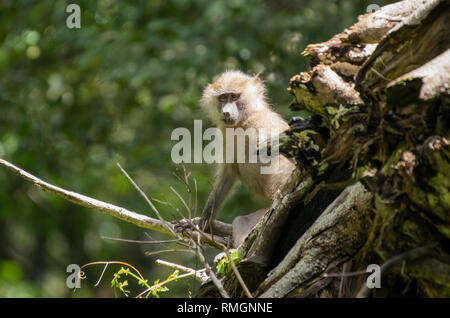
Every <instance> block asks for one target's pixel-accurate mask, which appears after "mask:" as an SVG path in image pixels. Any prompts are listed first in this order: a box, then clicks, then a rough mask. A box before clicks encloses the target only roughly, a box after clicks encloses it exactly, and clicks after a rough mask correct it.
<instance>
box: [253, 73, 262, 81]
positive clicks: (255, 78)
mask: <svg viewBox="0 0 450 318" xmlns="http://www.w3.org/2000/svg"><path fill="white" fill-rule="evenodd" d="M261 73H262V71H259V72H258V73H256V74H255V75H253V80H254V81H255V82H257V83H262V79H261V78H260V77H259V75H261Z"/></svg>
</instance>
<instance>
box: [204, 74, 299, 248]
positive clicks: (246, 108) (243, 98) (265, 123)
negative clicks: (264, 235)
mask: <svg viewBox="0 0 450 318" xmlns="http://www.w3.org/2000/svg"><path fill="white" fill-rule="evenodd" d="M231 93H234V94H240V95H239V100H238V102H239V103H240V104H239V105H241V108H240V109H239V121H238V122H236V123H233V124H232V125H227V124H225V123H224V121H223V120H221V114H220V107H221V104H220V102H219V101H218V97H219V96H220V95H222V94H231ZM265 94H266V90H265V87H264V85H263V83H262V81H261V80H260V79H259V78H258V77H256V76H253V77H252V76H249V75H246V74H244V73H242V72H240V71H227V72H225V73H223V74H221V75H220V76H219V77H218V78H217V80H216V81H214V82H213V83H212V84H209V85H208V86H207V87H206V88H205V90H204V92H203V96H202V99H201V104H202V107H203V108H204V109H205V110H206V112H207V113H208V114H209V116H210V117H211V119H212V120H213V122H214V123H215V125H216V126H217V127H218V128H219V129H220V130H221V131H222V133H223V136H224V143H225V142H226V138H225V136H226V132H225V130H226V128H228V127H232V128H243V129H244V130H245V129H248V128H255V129H256V130H257V129H258V128H266V129H267V133H268V134H269V136H267V137H274V136H277V135H279V134H280V133H281V132H283V131H284V130H286V129H288V128H289V125H288V124H287V123H286V122H285V121H284V120H283V119H282V118H281V116H280V115H278V114H277V113H276V112H274V111H273V110H272V109H271V108H270V107H269V105H268V104H267V102H266V97H265ZM255 138H257V136H252V138H249V139H251V140H249V141H250V142H256V140H255ZM223 149H224V151H223V152H224V155H226V147H224V148H223ZM234 153H235V156H236V148H235V151H234ZM246 153H248V143H246ZM261 166H262V163H260V162H257V163H248V162H245V163H236V161H234V163H221V164H218V166H217V171H216V178H215V179H216V180H215V183H214V186H213V189H212V191H211V194H210V196H209V198H208V201H207V203H206V206H205V208H204V210H203V213H202V217H201V219H200V221H201V222H200V225H202V226H203V227H204V228H205V227H206V226H205V225H208V224H212V222H211V220H214V219H215V218H216V216H217V214H218V212H219V209H220V206H221V204H222V202H223V201H224V200H225V198H226V196H227V194H228V193H229V192H230V189H231V188H232V187H233V185H234V184H235V183H236V181H237V180H238V179H241V180H243V181H244V182H245V183H246V184H247V185H248V187H249V188H250V190H251V191H252V192H253V193H254V194H255V195H258V196H262V197H263V198H266V199H267V201H268V203H269V202H270V201H271V200H273V199H274V197H275V195H276V193H277V191H279V190H280V189H281V188H282V187H283V185H284V184H285V183H286V181H287V179H288V177H289V176H290V174H291V173H292V170H293V169H294V164H293V163H291V162H290V161H289V160H288V159H286V158H285V157H283V156H282V155H280V156H279V166H278V169H277V170H276V171H274V173H272V174H261ZM262 212H264V211H262V210H259V211H257V212H255V213H253V214H249V215H246V216H244V217H237V218H236V219H235V220H234V222H233V241H234V246H237V245H239V244H240V243H241V241H242V239H243V238H244V237H245V235H246V234H247V233H248V232H249V231H250V230H251V228H252V227H253V226H254V225H255V224H256V222H257V221H258V220H259V218H260V217H261V216H262V215H263V213H262ZM209 230H210V231H214V229H209ZM215 234H218V233H215ZM220 234H221V235H223V233H220Z"/></svg>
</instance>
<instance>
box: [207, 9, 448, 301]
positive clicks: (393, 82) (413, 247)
mask: <svg viewBox="0 0 450 318" xmlns="http://www.w3.org/2000/svg"><path fill="white" fill-rule="evenodd" d="M448 30H450V3H449V1H438V0H428V1H423V0H420V1H415V0H414V1H413V0H411V1H401V2H398V3H395V4H392V5H388V6H385V7H383V8H381V9H380V10H378V11H376V12H374V13H369V14H366V15H362V16H360V17H359V21H358V22H357V23H356V24H354V25H353V26H351V27H350V28H348V29H346V30H345V31H344V32H342V33H340V34H337V35H335V36H334V37H333V38H331V39H330V40H329V41H327V42H324V43H319V44H313V45H309V46H308V47H307V48H306V49H305V51H304V52H303V54H304V55H305V56H307V57H309V58H310V61H311V64H310V69H308V70H307V71H305V72H301V73H300V74H298V75H295V76H294V77H292V79H291V80H290V85H289V88H288V89H289V90H290V92H291V93H292V95H293V96H294V99H293V102H292V104H291V106H290V108H291V109H292V110H294V111H295V110H307V111H310V112H312V113H313V114H314V115H313V116H311V117H310V118H308V119H302V118H293V120H292V121H291V123H290V126H291V129H290V130H289V131H288V132H287V133H285V134H283V135H282V136H281V138H280V151H281V152H282V153H284V154H285V155H286V156H288V157H291V158H294V159H295V160H296V162H297V170H296V171H295V173H294V174H293V175H292V176H291V178H290V180H289V182H288V184H287V185H286V187H285V188H284V189H283V191H281V193H280V194H279V196H278V197H277V199H276V200H275V201H274V202H273V204H272V206H271V209H270V210H269V212H268V213H267V214H266V215H265V216H264V217H263V218H262V220H261V221H260V222H259V223H258V224H257V225H256V227H255V228H254V229H253V231H252V232H251V233H250V234H249V235H248V236H247V238H246V240H245V241H244V242H243V244H242V245H241V246H240V247H239V248H238V252H239V256H240V259H241V260H240V262H239V264H238V268H239V270H240V272H241V275H242V276H243V278H244V280H245V282H246V284H247V286H248V287H249V289H250V290H251V291H252V293H253V294H254V295H255V296H259V297H355V296H359V297H369V296H370V297H399V296H422V297H450V256H449V254H450V248H449V247H450V245H449V242H450V240H449V239H450V138H449V137H450V136H449V132H450V128H449V127H450V103H449V101H450V97H449V92H450V80H449V79H450V50H449V44H450V34H449V31H448ZM370 264H376V265H379V266H380V271H381V272H380V275H381V286H380V288H369V287H370V286H369V287H368V285H367V284H366V279H367V278H368V276H369V275H370V273H367V272H366V269H367V268H368V266H369V265H370ZM223 285H224V287H225V289H226V290H227V292H228V293H229V294H230V296H232V297H243V296H244V293H243V291H242V288H241V286H240V284H239V283H238V281H237V279H236V277H235V275H234V273H233V271H230V272H229V273H228V274H227V275H226V276H225V277H223ZM216 295H217V291H216V290H215V288H214V287H213V286H211V285H210V284H205V285H204V286H202V287H201V289H200V292H199V295H198V296H200V297H206V296H216Z"/></svg>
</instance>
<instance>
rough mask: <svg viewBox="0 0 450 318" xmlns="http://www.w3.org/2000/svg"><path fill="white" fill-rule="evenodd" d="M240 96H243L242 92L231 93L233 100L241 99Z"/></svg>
mask: <svg viewBox="0 0 450 318" xmlns="http://www.w3.org/2000/svg"><path fill="white" fill-rule="evenodd" d="M239 97H241V94H234V93H233V94H231V99H232V100H237V99H239Z"/></svg>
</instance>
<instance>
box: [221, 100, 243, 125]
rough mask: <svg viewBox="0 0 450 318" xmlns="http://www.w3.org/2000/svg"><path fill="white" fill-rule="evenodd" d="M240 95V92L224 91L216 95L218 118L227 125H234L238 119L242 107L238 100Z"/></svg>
mask: <svg viewBox="0 0 450 318" xmlns="http://www.w3.org/2000/svg"><path fill="white" fill-rule="evenodd" d="M240 97H241V95H240V94H235V93H226V94H222V95H219V96H218V97H217V100H218V101H219V112H220V119H221V120H222V121H223V122H224V123H225V125H227V126H235V125H237V124H238V123H239V121H240V113H241V109H242V103H241V102H240V101H239V98H240Z"/></svg>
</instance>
